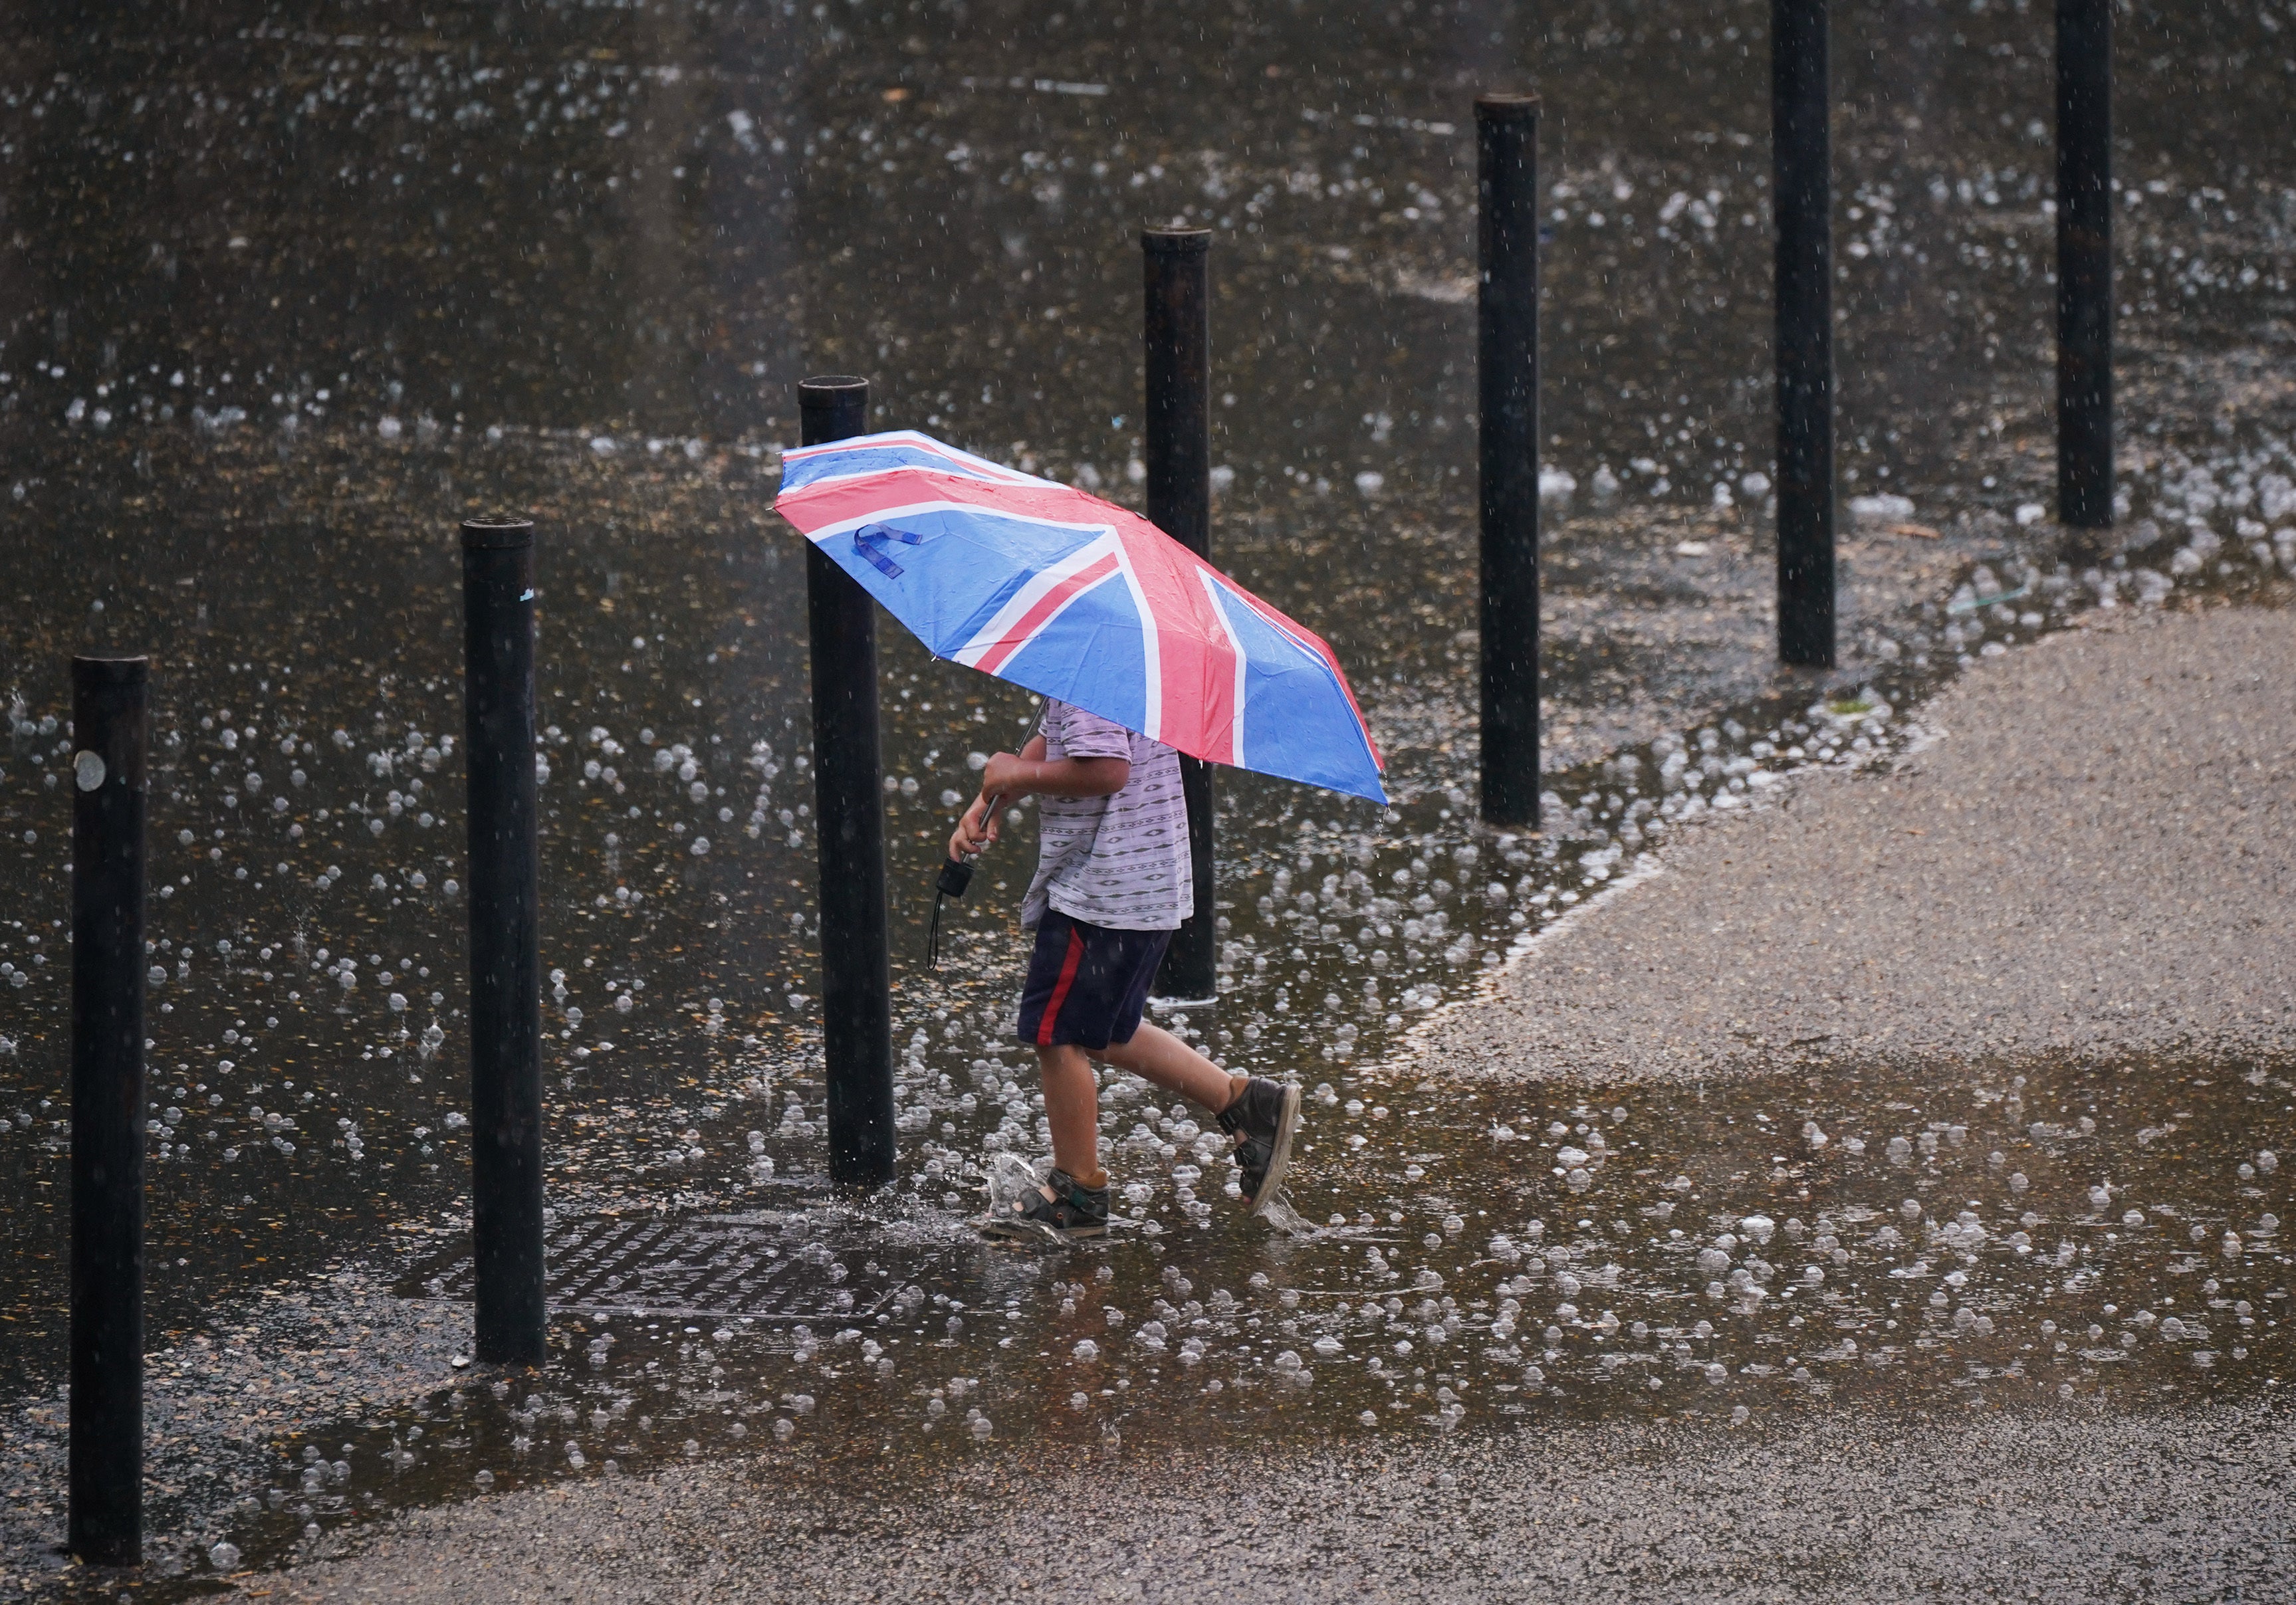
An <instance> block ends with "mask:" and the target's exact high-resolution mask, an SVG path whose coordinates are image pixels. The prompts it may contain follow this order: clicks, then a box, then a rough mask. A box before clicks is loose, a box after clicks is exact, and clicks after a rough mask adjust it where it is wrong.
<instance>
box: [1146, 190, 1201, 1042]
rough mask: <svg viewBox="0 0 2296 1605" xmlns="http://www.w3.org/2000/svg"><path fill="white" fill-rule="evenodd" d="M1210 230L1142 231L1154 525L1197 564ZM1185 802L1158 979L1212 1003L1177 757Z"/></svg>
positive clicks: (1185, 772)
mask: <svg viewBox="0 0 2296 1605" xmlns="http://www.w3.org/2000/svg"><path fill="white" fill-rule="evenodd" d="M1211 242H1212V236H1211V231H1210V229H1202V228H1150V229H1144V230H1142V231H1141V234H1140V251H1141V258H1142V265H1143V267H1144V272H1145V281H1146V291H1147V295H1146V303H1147V317H1146V323H1145V327H1144V336H1145V343H1146V349H1147V357H1148V363H1147V369H1148V384H1147V410H1146V413H1145V414H1144V416H1145V418H1146V421H1147V422H1146V433H1147V437H1148V439H1147V459H1148V521H1149V522H1150V523H1152V524H1153V525H1155V526H1156V528H1159V529H1161V530H1162V531H1163V532H1164V533H1165V534H1167V535H1169V536H1171V537H1172V538H1173V539H1174V540H1176V541H1177V542H1179V543H1180V544H1181V545H1184V546H1185V547H1186V548H1187V549H1188V550H1189V551H1191V552H1193V553H1195V554H1196V555H1197V556H1198V557H1201V558H1210V556H1211V537H1212V411H1211V409H1212V394H1211V391H1212V364H1211V345H1212V336H1211V282H1210V272H1209V268H1210V261H1209V258H1210V250H1211ZM1180 785H1181V789H1182V790H1183V791H1184V792H1185V795H1186V798H1187V803H1188V854H1189V858H1190V861H1191V866H1192V868H1193V871H1194V879H1195V913H1193V914H1192V915H1190V916H1189V918H1188V920H1187V921H1186V923H1185V924H1183V925H1182V926H1181V927H1180V929H1177V931H1174V932H1173V933H1172V944H1171V946H1169V947H1168V948H1166V949H1165V950H1164V963H1163V967H1162V969H1160V970H1159V971H1158V972H1157V975H1156V991H1157V994H1158V995H1160V996H1163V997H1171V998H1209V997H1212V996H1215V995H1218V990H1219V979H1218V974H1217V971H1216V965H1217V963H1218V937H1217V934H1216V932H1215V929H1214V926H1215V924H1216V922H1217V921H1218V914H1217V913H1215V911H1214V909H1213V907H1212V897H1213V888H1212V864H1213V851H1212V849H1213V829H1214V823H1215V818H1216V815H1215V813H1214V809H1213V806H1212V766H1210V764H1207V763H1204V762H1202V761H1201V759H1198V758H1193V757H1182V758H1181V759H1180Z"/></svg>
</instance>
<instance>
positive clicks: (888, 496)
mask: <svg viewBox="0 0 2296 1605" xmlns="http://www.w3.org/2000/svg"><path fill="white" fill-rule="evenodd" d="M774 510H775V512H779V513H780V514H781V515H782V516H783V518H785V519H787V520H789V521H790V522H791V523H792V524H794V525H796V526H797V528H799V530H800V531H802V532H803V533H804V534H805V536H807V537H808V539H810V540H811V541H812V542H813V543H814V545H816V546H818V547H820V548H821V550H822V551H823V552H824V553H827V554H828V556H829V558H830V559H831V561H833V562H835V563H836V564H837V566H838V567H839V568H840V569H844V570H845V572H847V573H848V574H850V575H851V576H852V577H854V578H855V579H856V580H858V581H859V582H860V584H861V585H862V588H863V589H865V590H866V591H867V592H868V593H869V594H871V595H872V596H874V597H875V598H876V599H877V600H878V601H879V602H882V603H884V605H885V607H886V609H887V610H889V611H890V612H891V614H892V615H893V617H894V618H898V619H899V620H900V621H901V622H902V623H903V624H904V625H906V626H908V628H909V629H910V630H911V631H913V632H914V634H915V635H916V636H917V638H918V639H919V640H920V641H922V642H923V643H925V645H926V647H927V648H929V649H930V650H931V651H932V653H933V654H934V655H935V656H936V657H940V658H947V659H954V660H955V661H956V662H958V663H962V664H965V665H967V666H969V667H973V668H977V669H980V670H981V671H983V672H984V673H987V674H991V675H995V676H997V677H998V678H1000V679H1005V680H1010V681H1012V682H1013V684H1016V685H1025V686H1027V687H1028V688H1029V690H1030V691H1033V692H1041V693H1043V694H1044V695H1046V696H1048V697H1057V698H1059V699H1060V700H1062V701H1063V702H1068V703H1072V704H1074V705H1075V706H1076V707H1078V708H1084V709H1085V710H1086V711H1087V712H1089V713H1095V714H1098V715H1099V716H1100V717H1103V718H1104V719H1110V720H1113V721H1114V722H1115V723H1117V724H1119V725H1123V726H1124V727H1125V728H1126V729H1128V730H1133V731H1137V732H1139V733H1141V734H1143V735H1146V736H1150V737H1152V738H1153V739H1154V740H1156V741H1162V742H1164V743H1166V744H1167V745H1169V746H1172V747H1176V748H1177V749H1179V750H1181V751H1182V752H1185V753H1187V754H1189V755H1190V756H1192V757H1200V758H1203V759H1206V760H1208V761H1209V762H1211V763H1216V764H1226V765H1228V766H1232V767H1234V768H1238V769H1251V770H1256V771H1258V772H1259V773H1260V774H1273V775H1277V776H1280V777H1281V778H1283V779H1285V780H1295V781H1303V782H1306V783H1308V784H1309V785H1311V786H1322V787H1324V788H1326V789H1328V790H1333V791H1343V792H1346V793H1348V794H1349V796H1353V797H1367V798H1372V799H1373V800H1374V801H1376V802H1382V803H1383V802H1385V801H1386V800H1387V794H1386V792H1385V791H1383V790H1382V789H1381V787H1380V783H1379V776H1380V770H1381V769H1382V762H1381V759H1380V756H1379V749H1377V748H1376V747H1374V745H1373V744H1372V739H1371V733H1370V732H1369V731H1368V730H1366V729H1365V727H1364V721H1363V713H1362V711H1361V710H1360V709H1359V708H1357V706H1356V700H1355V693H1354V692H1350V691H1349V689H1348V682H1347V676H1345V675H1344V674H1342V673H1341V670H1340V662H1339V659H1337V658H1335V657H1333V655H1332V649H1331V648H1330V647H1328V646H1326V645H1325V644H1324V642H1323V639H1322V638H1321V637H1320V636H1318V635H1316V634H1315V633H1314V632H1312V631H1310V630H1306V629H1302V628H1301V627H1300V626H1299V625H1297V624H1295V623H1293V622H1292V620H1291V619H1289V618H1285V617H1284V616H1283V614H1281V613H1279V612H1277V611H1276V610H1275V609H1274V608H1271V607H1269V606H1268V605H1267V603H1266V602H1262V601H1260V600H1259V598H1258V597H1257V596H1254V595H1253V594H1251V592H1249V591H1247V590H1245V589H1244V588H1243V587H1242V585H1237V584H1236V583H1235V582H1234V580H1232V579H1230V578H1228V577H1226V575H1224V574H1222V573H1221V572H1220V571H1219V570H1218V569H1215V568H1213V567H1212V566H1211V565H1210V564H1209V563H1207V562H1205V561H1203V560H1202V559H1201V558H1200V557H1198V556H1196V554H1195V553H1193V552H1190V551H1189V550H1188V549H1187V548H1186V547H1185V546H1183V545H1180V543H1179V542H1177V541H1176V540H1174V539H1172V538H1171V537H1170V536H1168V535H1166V534H1165V533H1164V532H1163V531H1162V530H1160V529H1159V528H1156V527H1155V526H1154V525H1153V524H1151V523H1150V522H1149V521H1148V520H1145V519H1144V518H1142V517H1140V516H1139V515H1138V514H1137V513H1133V512H1126V511H1125V510H1124V509H1123V508H1121V507H1118V506H1115V505H1113V504H1110V503H1107V502H1103V501H1102V500H1101V499H1100V498H1099V497H1097V496H1092V495H1086V494H1085V493H1084V492H1083V491H1080V490H1077V489H1074V488H1072V487H1070V486H1066V485H1062V484H1059V483H1056V482H1055V481H1054V480H1051V479H1038V478H1037V477H1036V476H1035V475H1033V474H1024V473H1021V472H1019V471H1016V470H1013V469H1010V468H1003V467H1000V466H998V465H997V464H996V463H990V462H988V461H987V460H985V459H983V458H980V457H976V456H974V455H972V454H971V453H969V452H962V451H959V450H957V449H956V448H955V447H954V446H944V445H943V444H942V443H941V442H939V441H938V440H935V439H933V438H931V436H928V435H921V434H918V433H915V432H914V431H913V430H898V431H895V432H892V433H889V434H881V435H860V436H856V437H854V438H851V439H847V440H839V441H834V442H832V443H831V444H829V445H826V446H804V447H800V448H798V449H794V450H791V451H790V452H787V453H785V454H783V459H782V493H781V495H780V496H779V497H778V498H777V499H776V500H775V503H774Z"/></svg>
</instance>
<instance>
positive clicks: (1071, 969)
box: [1037, 926, 1084, 1048]
mask: <svg viewBox="0 0 2296 1605" xmlns="http://www.w3.org/2000/svg"><path fill="white" fill-rule="evenodd" d="M1082 962H1084V933H1083V932H1082V931H1080V930H1078V929H1076V928H1075V927H1074V926H1070V928H1069V951H1068V956H1067V957H1065V958H1063V959H1062V961H1061V979H1059V981H1057V982H1056V983H1054V987H1053V995H1052V996H1051V998H1050V999H1048V1000H1047V1001H1046V1003H1045V1017H1044V1019H1042V1020H1039V1021H1037V1046H1038V1047H1040V1048H1049V1047H1051V1046H1052V1045H1053V1024H1054V1021H1056V1020H1059V1019H1060V1017H1061V1005H1062V1003H1066V1002H1068V996H1069V986H1070V983H1071V982H1073V981H1074V980H1075V979H1076V972H1077V966H1078V964H1080V963H1082Z"/></svg>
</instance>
